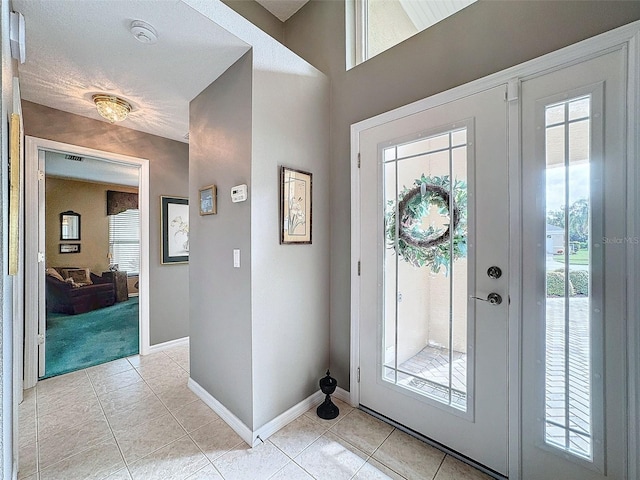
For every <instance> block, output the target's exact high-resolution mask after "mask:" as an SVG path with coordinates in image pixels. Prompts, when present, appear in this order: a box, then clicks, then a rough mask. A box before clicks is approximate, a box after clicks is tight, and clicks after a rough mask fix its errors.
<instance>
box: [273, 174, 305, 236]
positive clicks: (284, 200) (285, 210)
mask: <svg viewBox="0 0 640 480" xmlns="http://www.w3.org/2000/svg"><path fill="white" fill-rule="evenodd" d="M311 200H312V198H311V174H310V173H308V172H301V171H299V170H294V169H292V168H287V167H281V170H280V243H281V244H287V243H301V244H305V243H306V244H309V243H311Z"/></svg>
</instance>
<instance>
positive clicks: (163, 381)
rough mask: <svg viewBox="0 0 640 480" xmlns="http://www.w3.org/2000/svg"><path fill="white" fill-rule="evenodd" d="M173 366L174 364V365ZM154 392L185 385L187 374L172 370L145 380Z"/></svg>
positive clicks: (187, 379) (179, 369) (179, 370)
mask: <svg viewBox="0 0 640 480" xmlns="http://www.w3.org/2000/svg"><path fill="white" fill-rule="evenodd" d="M174 365H175V364H174ZM145 381H146V382H147V385H149V386H150V387H151V388H152V389H153V390H154V391H156V390H161V389H163V388H169V387H173V386H175V385H186V384H187V382H188V381H189V374H188V373H187V372H185V371H184V370H182V369H181V368H177V369H176V368H172V369H170V370H167V371H166V372H164V373H163V374H162V375H159V376H155V377H151V378H147V379H145Z"/></svg>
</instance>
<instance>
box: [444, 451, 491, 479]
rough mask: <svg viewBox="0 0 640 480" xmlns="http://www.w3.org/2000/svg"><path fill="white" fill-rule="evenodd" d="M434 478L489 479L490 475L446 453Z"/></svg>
mask: <svg viewBox="0 0 640 480" xmlns="http://www.w3.org/2000/svg"><path fill="white" fill-rule="evenodd" d="M435 480H491V477H490V476H489V475H485V474H484V473H482V472H481V471H480V470H476V469H475V468H473V467H472V466H470V465H467V464H466V463H463V462H461V461H460V460H457V459H455V458H453V457H451V456H449V455H447V457H446V458H445V459H444V462H442V466H441V467H440V470H438V474H437V475H436V478H435Z"/></svg>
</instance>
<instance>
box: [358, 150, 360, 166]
mask: <svg viewBox="0 0 640 480" xmlns="http://www.w3.org/2000/svg"><path fill="white" fill-rule="evenodd" d="M358 168H360V152H358Z"/></svg>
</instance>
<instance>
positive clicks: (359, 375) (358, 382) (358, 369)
mask: <svg viewBox="0 0 640 480" xmlns="http://www.w3.org/2000/svg"><path fill="white" fill-rule="evenodd" d="M358 383H360V367H358Z"/></svg>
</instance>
